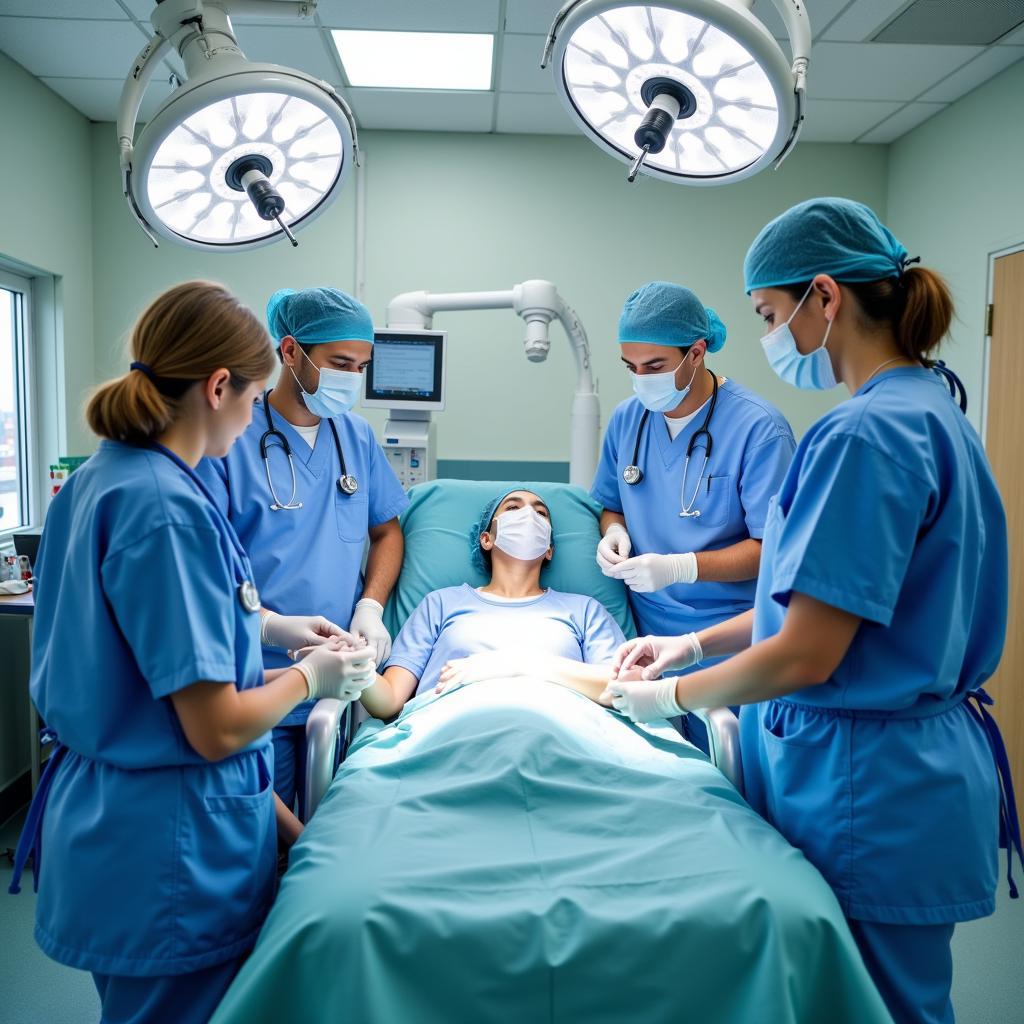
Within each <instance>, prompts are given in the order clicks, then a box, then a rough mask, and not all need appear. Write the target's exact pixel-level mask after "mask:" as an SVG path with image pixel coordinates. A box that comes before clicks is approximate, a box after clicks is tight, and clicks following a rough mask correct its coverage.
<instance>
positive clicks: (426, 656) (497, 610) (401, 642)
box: [388, 583, 624, 694]
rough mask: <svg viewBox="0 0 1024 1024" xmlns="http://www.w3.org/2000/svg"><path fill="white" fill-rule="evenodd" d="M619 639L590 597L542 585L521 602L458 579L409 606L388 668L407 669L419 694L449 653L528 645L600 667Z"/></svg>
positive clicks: (604, 612)
mask: <svg viewBox="0 0 1024 1024" xmlns="http://www.w3.org/2000/svg"><path fill="white" fill-rule="evenodd" d="M623 639H624V637H623V635H622V630H620V629H619V627H618V624H617V623H616V622H615V620H614V619H613V618H612V617H611V615H609V614H608V611H607V610H606V609H605V607H604V605H603V604H601V602H600V601H595V600H594V599H593V598H592V597H585V596H584V595H583V594H563V593H561V592H560V591H557V590H547V591H545V592H544V593H543V594H541V595H540V596H538V597H534V598H530V599H529V600H527V601H502V600H500V599H498V598H494V597H492V596H490V595H489V594H481V593H480V592H479V591H478V590H475V589H474V588H473V587H471V586H470V585H469V584H468V583H463V584H462V586H460V587H445V588H443V589H442V590H435V591H432V592H431V593H429V594H427V596H426V597H425V598H424V599H423V600H422V601H421V602H420V603H419V604H418V605H417V606H416V610H415V611H414V612H413V613H412V615H410V616H409V618H408V620H407V621H406V623H405V625H404V626H403V627H402V630H401V632H400V633H399V634H398V636H397V637H396V638H395V643H394V647H393V648H392V650H391V658H390V659H389V661H388V667H390V666H392V665H399V666H401V667H402V668H404V669H407V670H408V671H409V672H411V673H412V674H413V675H414V676H415V677H416V678H417V679H418V680H419V685H418V686H417V687H416V693H417V694H420V693H423V692H424V691H425V690H429V689H431V688H432V687H434V686H436V685H437V678H438V676H439V675H440V674H441V669H442V668H444V665H445V662H448V661H451V660H452V659H453V658H467V657H469V656H470V655H471V654H479V653H480V652H481V651H497V650H502V649H505V648H510V647H522V645H523V644H524V643H527V644H529V647H530V650H531V651H541V652H544V653H545V654H552V655H557V656H560V657H562V658H568V659H569V660H570V661H580V662H585V663H587V664H590V665H604V664H607V663H608V662H610V661H611V660H612V657H613V656H614V654H615V651H616V650H617V649H618V647H619V645H620V644H621V643H622V642H623Z"/></svg>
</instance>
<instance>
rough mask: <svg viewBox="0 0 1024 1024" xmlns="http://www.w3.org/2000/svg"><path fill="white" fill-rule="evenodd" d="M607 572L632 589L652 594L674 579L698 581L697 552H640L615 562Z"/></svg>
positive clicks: (675, 580)
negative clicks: (673, 553)
mask: <svg viewBox="0 0 1024 1024" xmlns="http://www.w3.org/2000/svg"><path fill="white" fill-rule="evenodd" d="M605 575H606V576H613V577H614V578H615V579H617V580H622V582H623V583H625V584H626V586H627V587H629V589H630V590H635V591H637V592H638V593H640V594H649V593H650V592H651V591H653V590H664V589H665V587H670V586H672V584H673V583H696V582H697V556H696V555H695V554H694V553H693V552H692V551H689V552H687V553H686V554H684V555H655V554H648V555H637V556H636V557H635V558H627V559H626V560H625V561H624V562H619V564H618V565H614V566H612V568H611V569H610V570H609V571H608V572H606V573H605Z"/></svg>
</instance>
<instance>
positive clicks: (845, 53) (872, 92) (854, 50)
mask: <svg viewBox="0 0 1024 1024" xmlns="http://www.w3.org/2000/svg"><path fill="white" fill-rule="evenodd" d="M982 49H983V48H982V47H980V46H906V45H897V44H885V43H819V44H817V45H816V46H815V47H814V50H813V52H812V53H811V68H810V72H809V74H808V86H807V88H808V93H809V95H811V96H813V97H816V98H817V99H823V100H912V99H915V98H916V97H917V96H919V95H920V94H921V93H923V92H925V91H926V90H927V89H929V88H930V87H931V86H933V85H936V84H937V83H938V82H939V81H940V80H941V79H943V78H944V77H945V76H946V75H948V74H950V73H952V72H953V71H956V70H957V69H958V68H960V67H961V66H962V65H963V64H966V63H967V61H969V60H971V59H972V58H973V57H976V56H977V55H978V54H979V53H981V52H982Z"/></svg>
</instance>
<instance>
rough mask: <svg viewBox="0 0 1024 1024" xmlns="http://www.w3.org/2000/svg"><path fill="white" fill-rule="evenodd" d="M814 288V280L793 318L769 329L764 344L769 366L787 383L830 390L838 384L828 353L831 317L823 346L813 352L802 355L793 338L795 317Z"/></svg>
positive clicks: (762, 342) (762, 343) (813, 388)
mask: <svg viewBox="0 0 1024 1024" xmlns="http://www.w3.org/2000/svg"><path fill="white" fill-rule="evenodd" d="M813 287H814V283H813V282H812V283H811V285H810V287H809V288H808V289H807V291H805V292H804V297H803V299H801V300H800V301H799V302H798V303H797V304H796V309H794V310H793V312H792V314H790V317H789V320H787V321H786V322H785V323H784V324H779V326H778V327H776V328H775V330H773V331H769V332H768V333H767V334H766V335H765V336H764V337H763V338H762V339H761V347H762V348H763V349H764V354H765V355H766V356H767V357H768V365H769V366H771V368H772V369H773V370H774V371H775V372H776V373H777V374H778V375H779V377H781V378H782V380H784V381H785V382H786V383H787V384H792V385H794V386H795V387H798V388H806V389H808V390H817V391H827V390H828V389H829V388H834V387H835V386H836V375H835V373H834V371H833V370H832V360H831V359H829V357H828V352H827V351H826V350H825V346H826V345H827V344H828V336H829V332H830V331H831V330H832V321H831V320H829V322H828V327H827V328H826V329H825V337H824V339H823V340H822V342H821V347H820V348H816V349H815V350H814V351H813V352H808V353H807V355H803V354H801V352H800V350H799V349H798V348H797V347H796V338H794V337H793V332H792V331H791V330H790V329H789V325H790V323H791V322H792V320H793V317H795V316H796V314H797V312H798V311H799V309H800V307H801V306H802V305H803V304H804V299H806V298H807V296H808V295H810V294H811V288H813Z"/></svg>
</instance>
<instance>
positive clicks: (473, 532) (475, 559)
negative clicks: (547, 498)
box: [469, 484, 539, 576]
mask: <svg viewBox="0 0 1024 1024" xmlns="http://www.w3.org/2000/svg"><path fill="white" fill-rule="evenodd" d="M513 491H529V492H530V494H536V493H537V492H536V491H534V490H531V489H530V488H529V487H527V486H526V485H525V484H516V485H515V486H514V487H510V488H509V489H508V490H507V491H502V492H501V493H500V494H499V495H498V496H497V497H496V498H494V499H492V500H491V501H489V502H487V504H486V505H484V507H483V508H482V509H481V511H480V516H479V518H478V519H477V521H476V522H475V523H474V524H473V525H472V526H471V527H470V530H469V560H470V561H471V562H472V563H473V568H474V569H478V570H479V571H480V572H482V573H483V574H484V575H485V576H486V575H487V574H488V573H489V572H490V570H489V569H488V567H487V561H486V559H485V558H484V550H483V548H482V547H480V534H482V533H487V532H488V530H490V528H491V520H492V519H493V518H494V513H495V512H496V511H497V510H498V506H499V505H500V504H501V503H502V502H503V501H504V500H505V499H506V498H507V497H508V496H509V495H510V494H512V493H513ZM538 497H539V495H538Z"/></svg>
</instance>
